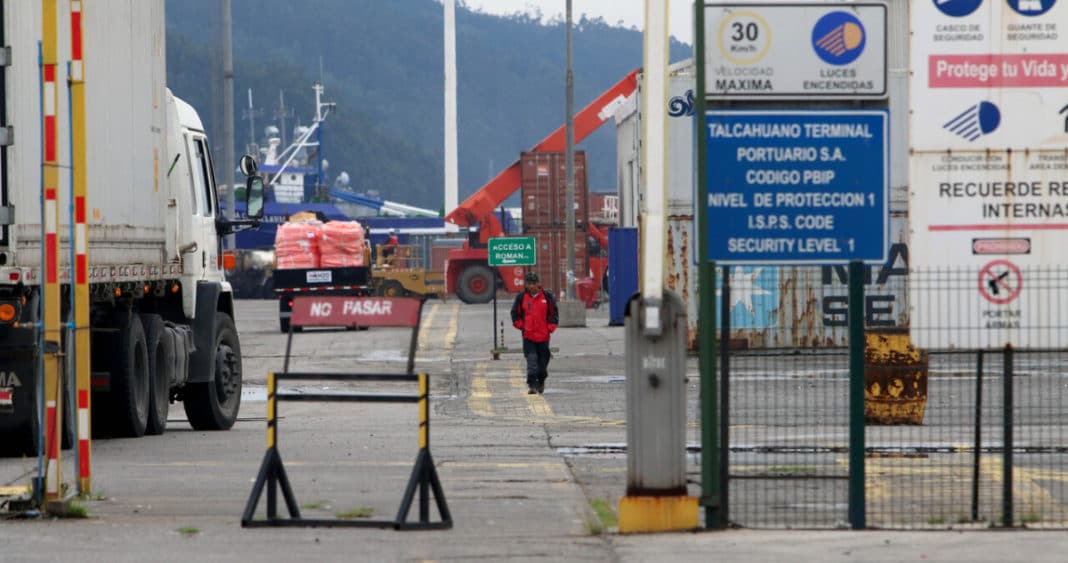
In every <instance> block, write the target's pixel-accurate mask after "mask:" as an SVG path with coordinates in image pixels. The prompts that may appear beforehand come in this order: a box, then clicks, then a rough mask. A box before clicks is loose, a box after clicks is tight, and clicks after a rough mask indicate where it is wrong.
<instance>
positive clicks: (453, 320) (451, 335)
mask: <svg viewBox="0 0 1068 563" xmlns="http://www.w3.org/2000/svg"><path fill="white" fill-rule="evenodd" d="M459 322H460V305H459V304H456V303H454V304H453V306H452V311H450V313H449V331H448V332H447V333H445V351H446V352H448V351H450V350H452V347H453V346H455V345H456V330H457V329H458V328H459Z"/></svg>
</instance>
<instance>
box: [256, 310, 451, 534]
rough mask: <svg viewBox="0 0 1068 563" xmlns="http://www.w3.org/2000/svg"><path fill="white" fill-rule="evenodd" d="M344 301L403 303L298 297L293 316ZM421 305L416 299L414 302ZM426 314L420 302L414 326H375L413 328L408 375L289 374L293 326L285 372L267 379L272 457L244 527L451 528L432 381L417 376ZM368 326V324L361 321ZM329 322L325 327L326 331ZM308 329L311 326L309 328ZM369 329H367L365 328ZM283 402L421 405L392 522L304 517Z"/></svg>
mask: <svg viewBox="0 0 1068 563" xmlns="http://www.w3.org/2000/svg"><path fill="white" fill-rule="evenodd" d="M324 299H325V300H327V301H342V300H346V299H349V300H351V299H360V300H368V301H370V300H374V301H379V302H387V301H388V302H398V301H404V300H402V299H389V298H345V297H326V298H316V297H298V298H296V299H294V304H293V305H294V312H295V314H296V311H297V309H298V307H304V306H306V305H307V304H308V303H310V302H312V301H320V302H321V301H323V300H324ZM411 301H416V300H411ZM421 313H422V301H419V305H418V314H416V315H415V322H414V323H412V324H408V323H405V324H401V325H397V324H390V323H388V322H378V323H374V324H376V325H377V326H411V327H412V339H411V345H410V348H409V351H408V368H407V373H400V374H398V373H322V372H291V371H289V360H290V353H291V350H292V343H293V329H292V326H293V325H292V324H291V325H290V330H289V337H288V339H287V342H286V355H285V364H284V368H283V371H282V372H280V373H274V372H271V373H269V374H268V376H267V452H266V453H265V454H264V456H263V461H262V462H261V464H260V470H259V472H258V474H257V476H256V482H255V484H254V485H253V486H252V493H251V494H250V495H249V499H248V503H247V504H246V506H245V511H244V513H243V514H242V516H241V527H243V528H254V527H280V526H287V527H358V528H393V529H397V530H442V529H450V528H452V515H451V514H450V513H449V506H448V503H447V502H446V501H445V494H444V491H443V490H442V487H441V481H440V479H439V478H438V474H437V470H436V469H435V467H434V458H433V456H431V454H430V384H429V376H428V375H427V374H425V373H419V374H416V373H413V371H414V365H415V350H416V348H417V344H418V333H419V320H420V318H421V316H422V315H421ZM359 320H360V321H366V319H359ZM327 325H328V323H327V322H322V323H320V326H327ZM303 326H307V324H304V325H303ZM364 326H366V324H364ZM280 379H287V380H297V381H389V382H403V381H414V382H418V384H419V392H418V394H381V393H373V394H369V393H340V394H339V393H329V394H326V393H294V392H286V391H279V390H278V381H279V380H280ZM278 401H303V402H309V401H310V402H349V403H351V402H371V403H418V404H419V453H418V455H417V456H416V458H415V465H414V467H413V468H412V473H411V477H409V479H408V486H407V487H406V488H405V490H404V496H403V498H402V499H401V503H400V508H399V509H398V510H397V516H396V518H394V519H393V520H341V519H309V518H303V517H302V516H301V514H300V508H299V505H298V504H297V501H296V497H295V496H294V494H293V488H292V486H291V485H290V483H289V477H288V476H287V474H286V470H285V465H284V464H283V463H282V456H281V453H279V450H278V440H277V434H278ZM264 488H266V489H267V519H266V520H256V519H254V518H255V513H256V507H257V505H258V504H259V501H260V497H261V496H262V494H263V490H264ZM279 488H280V489H281V490H282V496H283V499H284V500H285V503H286V508H287V510H288V511H289V518H280V517H279V515H278V489H279ZM416 489H418V491H419V521H418V522H408V521H407V520H408V513H409V512H410V510H411V507H412V503H413V501H414V500H415V493H416ZM431 489H432V490H433V492H434V501H435V504H436V506H437V509H438V514H439V516H440V517H441V520H440V521H438V522H431V521H430V495H429V493H430V490H431Z"/></svg>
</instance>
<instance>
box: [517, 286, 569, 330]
mask: <svg viewBox="0 0 1068 563" xmlns="http://www.w3.org/2000/svg"><path fill="white" fill-rule="evenodd" d="M558 323H559V314H558V313H557V311H556V300H554V299H553V294H552V293H549V292H548V291H545V290H541V291H539V292H538V293H537V295H533V296H531V295H530V293H529V292H526V291H524V292H522V293H520V294H519V295H518V296H516V298H515V303H514V304H512V324H513V325H515V327H516V328H518V329H520V330H522V331H523V338H525V339H527V340H530V341H532V342H548V341H549V335H550V334H552V332H553V331H554V330H556V325H557V324H558Z"/></svg>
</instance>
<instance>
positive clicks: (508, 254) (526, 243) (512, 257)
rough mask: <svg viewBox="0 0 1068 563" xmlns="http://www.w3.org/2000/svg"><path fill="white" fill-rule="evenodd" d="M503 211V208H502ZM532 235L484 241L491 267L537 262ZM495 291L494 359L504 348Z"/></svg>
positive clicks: (524, 264) (498, 356) (497, 357)
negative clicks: (498, 322) (499, 335)
mask: <svg viewBox="0 0 1068 563" xmlns="http://www.w3.org/2000/svg"><path fill="white" fill-rule="evenodd" d="M502 211H503V208H502ZM536 248H537V246H536V245H535V240H534V237H493V238H490V239H489V240H487V241H486V253H487V258H488V260H487V261H488V263H489V266H490V267H491V268H499V267H502V266H523V267H524V268H526V267H530V266H534V265H536V264H537V263H538V253H537V252H536ZM496 331H497V292H496V291H494V292H493V326H491V327H490V332H492V333H493V350H492V352H491V353H492V356H493V359H494V360H499V359H501V355H500V354H501V351H502V350H504V331H503V330H502V331H501V340H500V344H498V342H497V332H496Z"/></svg>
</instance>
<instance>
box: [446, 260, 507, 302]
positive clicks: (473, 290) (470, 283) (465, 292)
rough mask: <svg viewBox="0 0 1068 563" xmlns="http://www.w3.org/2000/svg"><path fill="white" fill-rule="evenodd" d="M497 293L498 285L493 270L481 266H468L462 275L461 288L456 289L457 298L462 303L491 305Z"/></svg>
mask: <svg viewBox="0 0 1068 563" xmlns="http://www.w3.org/2000/svg"><path fill="white" fill-rule="evenodd" d="M495 291H497V283H496V280H495V279H494V275H493V270H491V269H490V268H489V266H483V265H481V264H477V265H474V266H468V267H467V268H466V269H464V271H463V272H461V273H460V281H459V287H457V288H456V296H457V297H459V298H460V301H463V302H464V303H489V302H490V300H491V299H493V293H494V292H495Z"/></svg>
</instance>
